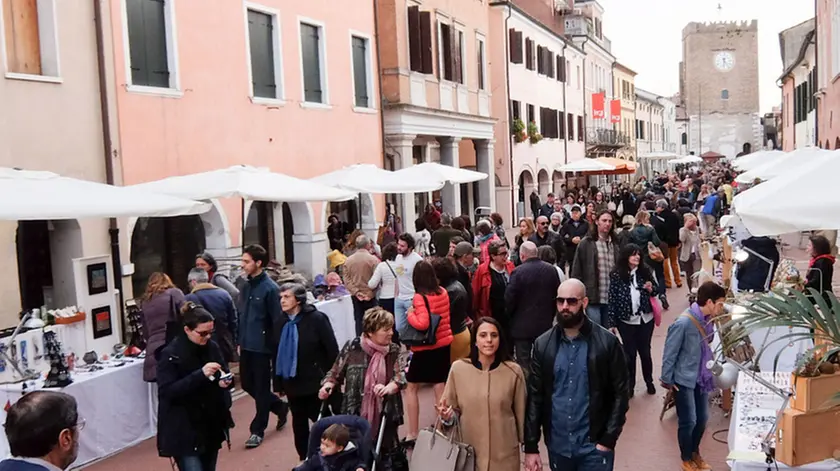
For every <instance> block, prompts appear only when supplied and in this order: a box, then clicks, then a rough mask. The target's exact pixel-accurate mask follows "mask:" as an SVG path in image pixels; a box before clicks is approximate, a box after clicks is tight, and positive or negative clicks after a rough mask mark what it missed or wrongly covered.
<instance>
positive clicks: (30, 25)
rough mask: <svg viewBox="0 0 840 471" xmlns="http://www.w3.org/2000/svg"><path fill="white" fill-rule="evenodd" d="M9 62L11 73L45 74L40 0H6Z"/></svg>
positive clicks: (5, 24)
mask: <svg viewBox="0 0 840 471" xmlns="http://www.w3.org/2000/svg"><path fill="white" fill-rule="evenodd" d="M0 8H2V10H3V12H4V15H3V23H4V29H5V31H6V58H7V59H6V60H7V61H8V67H9V72H15V73H19V74H31V75H41V40H40V34H39V32H38V1H37V0H3V3H2V4H0Z"/></svg>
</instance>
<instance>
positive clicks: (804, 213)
mask: <svg viewBox="0 0 840 471" xmlns="http://www.w3.org/2000/svg"><path fill="white" fill-rule="evenodd" d="M831 154H833V155H832V157H831V158H827V159H825V160H824V161H822V162H821V163H819V164H818V165H806V166H804V167H802V168H800V169H799V170H796V171H792V172H790V173H788V174H786V175H782V176H779V177H778V178H774V179H772V180H770V181H768V182H764V183H761V184H759V185H756V186H755V187H753V188H750V189H749V190H747V191H745V192H743V193H739V194H738V195H737V196H735V199H734V201H733V206H734V208H735V212H736V213H737V215H738V216H739V217H740V218H741V220H742V221H743V223H744V226H746V228H747V229H748V230H749V231H750V233H751V234H753V235H756V236H765V235H779V234H787V233H791V232H799V231H811V230H820V229H840V211H837V208H838V207H840V192H837V191H833V189H834V188H835V187H836V186H837V175H840V151H834V152H831Z"/></svg>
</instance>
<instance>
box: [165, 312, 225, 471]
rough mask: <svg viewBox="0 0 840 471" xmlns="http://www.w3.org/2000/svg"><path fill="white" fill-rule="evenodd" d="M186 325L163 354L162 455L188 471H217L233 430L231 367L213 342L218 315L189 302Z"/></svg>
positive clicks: (184, 321)
mask: <svg viewBox="0 0 840 471" xmlns="http://www.w3.org/2000/svg"><path fill="white" fill-rule="evenodd" d="M181 323H182V324H183V326H184V327H183V329H184V331H183V333H182V334H179V335H178V336H177V337H175V339H173V340H172V341H171V342H170V343H169V344H168V345H167V346H166V347H164V348H163V349H161V350H160V351H159V352H158V364H157V383H158V396H159V408H158V434H157V445H158V454H159V455H160V456H163V457H170V458H174V459H175V462H176V463H177V464H178V469H181V470H184V471H215V469H216V459H217V457H218V454H219V449H220V448H221V447H222V443H223V442H225V441H226V440H228V429H230V428H231V427H232V426H233V420H232V418H231V415H230V405H231V399H230V392H229V388H230V386H231V383H232V381H233V379H232V378H231V379H225V380H222V379H221V377H222V375H224V374H226V373H227V372H228V367H227V364H226V363H225V360H224V359H223V358H222V351H221V350H220V349H219V346H218V345H217V344H216V343H215V342H213V341H212V340H210V336H211V335H212V333H213V315H212V314H210V313H209V312H207V310H205V309H204V308H203V307H201V306H197V305H196V304H194V303H191V302H187V303H184V306H183V307H182V308H181Z"/></svg>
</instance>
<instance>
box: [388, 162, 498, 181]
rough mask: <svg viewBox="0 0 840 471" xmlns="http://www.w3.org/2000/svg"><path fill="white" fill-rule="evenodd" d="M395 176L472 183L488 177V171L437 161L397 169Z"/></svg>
mask: <svg viewBox="0 0 840 471" xmlns="http://www.w3.org/2000/svg"><path fill="white" fill-rule="evenodd" d="M394 177H396V178H399V179H401V180H402V179H405V180H407V181H415V180H419V181H435V180H440V181H442V182H444V183H455V184H457V183H472V182H477V181H480V180H484V179H485V178H487V177H488V175H487V174H486V173H483V172H476V171H473V170H468V169H465V168H457V167H452V166H450V165H443V164H439V163H437V162H423V163H421V164H417V165H412V166H411V167H408V168H404V169H402V170H397V171H396V172H394Z"/></svg>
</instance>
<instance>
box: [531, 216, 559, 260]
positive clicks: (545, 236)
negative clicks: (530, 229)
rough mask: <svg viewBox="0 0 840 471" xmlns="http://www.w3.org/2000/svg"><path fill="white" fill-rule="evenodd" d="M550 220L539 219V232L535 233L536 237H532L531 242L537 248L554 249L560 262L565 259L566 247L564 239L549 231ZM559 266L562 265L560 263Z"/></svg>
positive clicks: (541, 217) (543, 217)
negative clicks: (547, 247) (544, 246)
mask: <svg viewBox="0 0 840 471" xmlns="http://www.w3.org/2000/svg"><path fill="white" fill-rule="evenodd" d="M548 224H549V222H548V218H547V217H545V216H540V217H538V218H537V231H536V232H534V235H532V236H531V238H530V239H528V240H530V241H531V242H533V243H534V244H535V245H536V246H537V248H540V247H542V246H543V245H548V246H549V247H551V248H552V249H554V253H555V254H556V256H557V259H558V260H561V259H562V258H563V254H564V253H565V247H564V244H563V239H561V238H560V235H559V234H555V233H554V232H551V231H550V230H548ZM558 265H560V264H559V263H558Z"/></svg>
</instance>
